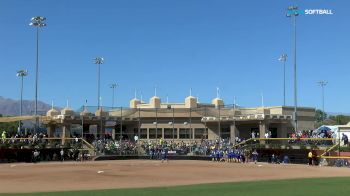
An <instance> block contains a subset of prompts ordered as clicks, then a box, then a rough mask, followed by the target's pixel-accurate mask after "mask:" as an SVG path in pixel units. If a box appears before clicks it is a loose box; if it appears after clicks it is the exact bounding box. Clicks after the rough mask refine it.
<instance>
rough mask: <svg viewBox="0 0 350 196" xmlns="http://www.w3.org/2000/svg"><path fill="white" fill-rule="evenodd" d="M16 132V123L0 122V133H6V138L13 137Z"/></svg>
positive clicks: (0, 115)
mask: <svg viewBox="0 0 350 196" xmlns="http://www.w3.org/2000/svg"><path fill="white" fill-rule="evenodd" d="M0 117H2V114H0ZM17 130H18V122H0V133H2V132H3V131H6V133H7V136H9V135H14V134H16V133H17Z"/></svg>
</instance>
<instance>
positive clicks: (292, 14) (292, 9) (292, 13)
mask: <svg viewBox="0 0 350 196" xmlns="http://www.w3.org/2000/svg"><path fill="white" fill-rule="evenodd" d="M287 10H288V11H287V17H289V18H292V20H293V27H294V33H293V34H294V115H293V118H294V129H295V131H297V130H298V113H297V107H298V96H297V25H296V18H297V16H299V12H298V7H297V6H289V7H288V9H287Z"/></svg>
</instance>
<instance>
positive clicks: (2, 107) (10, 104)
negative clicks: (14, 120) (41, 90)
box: [0, 96, 57, 116]
mask: <svg viewBox="0 0 350 196" xmlns="http://www.w3.org/2000/svg"><path fill="white" fill-rule="evenodd" d="M34 108H35V101H32V100H23V104H22V115H33V114H34ZM50 109H51V105H49V104H47V103H44V102H42V101H38V114H40V115H44V114H46V112H47V111H48V110H50ZM56 109H57V108H56ZM19 111H20V100H13V99H8V98H4V97H2V96H0V114H2V115H4V116H18V115H19Z"/></svg>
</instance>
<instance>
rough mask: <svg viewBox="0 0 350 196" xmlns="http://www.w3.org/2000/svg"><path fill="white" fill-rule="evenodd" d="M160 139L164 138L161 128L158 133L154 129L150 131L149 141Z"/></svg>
mask: <svg viewBox="0 0 350 196" xmlns="http://www.w3.org/2000/svg"><path fill="white" fill-rule="evenodd" d="M160 138H162V129H161V128H158V129H157V131H156V129H154V128H152V129H149V139H160Z"/></svg>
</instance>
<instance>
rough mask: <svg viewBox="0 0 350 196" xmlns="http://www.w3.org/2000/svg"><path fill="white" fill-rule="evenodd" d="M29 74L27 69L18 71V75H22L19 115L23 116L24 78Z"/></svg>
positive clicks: (19, 130)
mask: <svg viewBox="0 0 350 196" xmlns="http://www.w3.org/2000/svg"><path fill="white" fill-rule="evenodd" d="M27 75H28V71H27V70H19V71H17V77H21V102H20V106H19V116H22V105H23V78H24V77H25V76H27ZM18 132H19V133H20V132H21V120H19V121H18Z"/></svg>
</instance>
